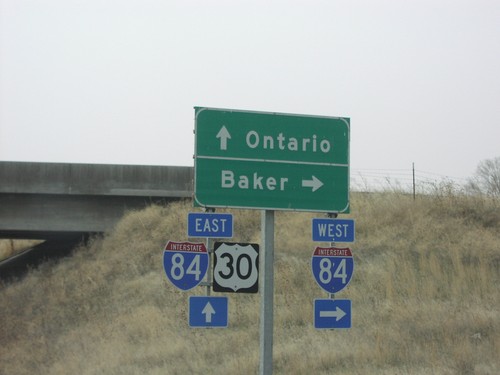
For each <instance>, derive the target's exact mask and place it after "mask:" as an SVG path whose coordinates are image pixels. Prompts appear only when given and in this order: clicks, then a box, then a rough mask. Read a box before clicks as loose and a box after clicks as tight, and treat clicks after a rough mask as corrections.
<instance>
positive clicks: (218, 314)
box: [189, 296, 229, 328]
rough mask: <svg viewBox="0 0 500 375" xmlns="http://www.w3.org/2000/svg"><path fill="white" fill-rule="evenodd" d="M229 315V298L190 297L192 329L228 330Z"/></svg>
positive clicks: (190, 323)
mask: <svg viewBox="0 0 500 375" xmlns="http://www.w3.org/2000/svg"><path fill="white" fill-rule="evenodd" d="M228 315H229V314H228V298H227V297H205V296H191V297H189V326H190V327H191V328H210V327H212V328H215V327H218V328H226V327H227V326H228Z"/></svg>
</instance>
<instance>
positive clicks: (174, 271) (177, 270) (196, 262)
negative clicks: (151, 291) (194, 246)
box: [170, 253, 201, 281]
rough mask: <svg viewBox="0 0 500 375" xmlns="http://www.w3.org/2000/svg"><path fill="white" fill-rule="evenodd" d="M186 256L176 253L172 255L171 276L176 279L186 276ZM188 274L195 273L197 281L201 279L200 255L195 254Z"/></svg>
mask: <svg viewBox="0 0 500 375" xmlns="http://www.w3.org/2000/svg"><path fill="white" fill-rule="evenodd" d="M183 266H184V256H183V255H182V254H180V253H176V254H174V255H173V256H172V268H171V269H170V276H172V279H174V280H180V279H182V278H183V277H184V267H183ZM186 274H187V275H194V279H195V280H196V281H198V280H200V275H201V270H200V255H195V257H194V258H193V260H192V261H191V263H190V264H189V266H188V268H187V270H186Z"/></svg>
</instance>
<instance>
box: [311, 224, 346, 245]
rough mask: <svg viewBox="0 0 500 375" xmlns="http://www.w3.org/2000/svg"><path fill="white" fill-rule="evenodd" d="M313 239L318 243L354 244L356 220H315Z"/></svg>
mask: <svg viewBox="0 0 500 375" xmlns="http://www.w3.org/2000/svg"><path fill="white" fill-rule="evenodd" d="M312 237H313V241H317V242H354V220H352V219H326V218H325V219H319V218H314V219H312Z"/></svg>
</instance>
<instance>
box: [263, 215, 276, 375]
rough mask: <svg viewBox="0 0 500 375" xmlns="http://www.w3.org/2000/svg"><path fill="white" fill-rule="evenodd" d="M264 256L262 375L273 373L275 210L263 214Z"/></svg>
mask: <svg viewBox="0 0 500 375" xmlns="http://www.w3.org/2000/svg"><path fill="white" fill-rule="evenodd" d="M261 233H262V246H263V256H261V265H260V269H261V270H262V271H261V275H262V276H261V277H262V279H261V285H262V291H261V302H260V372H259V374H260V375H271V374H272V373H273V330H274V322H273V314H274V211H272V210H263V211H262V216H261Z"/></svg>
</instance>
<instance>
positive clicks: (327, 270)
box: [319, 258, 347, 284]
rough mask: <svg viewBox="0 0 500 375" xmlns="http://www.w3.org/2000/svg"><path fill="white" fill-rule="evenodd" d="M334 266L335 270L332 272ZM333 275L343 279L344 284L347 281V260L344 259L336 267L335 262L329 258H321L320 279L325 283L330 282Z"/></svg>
mask: <svg viewBox="0 0 500 375" xmlns="http://www.w3.org/2000/svg"><path fill="white" fill-rule="evenodd" d="M333 268H335V271H334V272H333V274H332V269H333ZM333 277H335V278H336V279H342V284H345V283H347V270H346V260H345V259H342V260H341V261H340V262H339V264H338V266H337V267H335V263H334V262H332V261H331V260H330V259H329V258H321V261H320V262H319V280H320V281H321V282H322V283H323V284H329V283H330V281H332V278H333Z"/></svg>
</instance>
